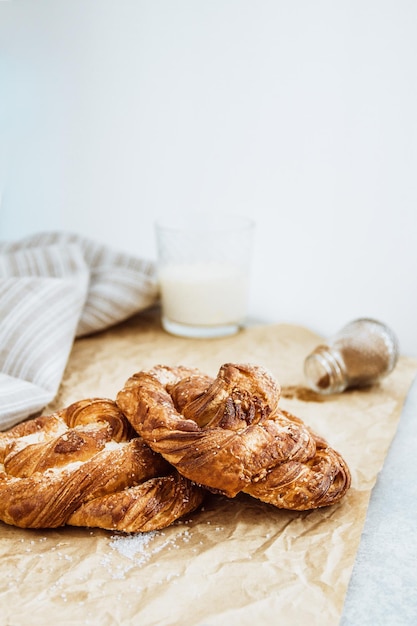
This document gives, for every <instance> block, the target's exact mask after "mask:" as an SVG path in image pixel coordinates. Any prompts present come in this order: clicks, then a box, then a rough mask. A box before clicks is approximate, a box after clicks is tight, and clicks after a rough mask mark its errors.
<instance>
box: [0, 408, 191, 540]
mask: <svg viewBox="0 0 417 626" xmlns="http://www.w3.org/2000/svg"><path fill="white" fill-rule="evenodd" d="M202 500H203V490H202V489H201V488H199V487H197V486H196V485H194V484H192V483H191V482H190V481H189V480H187V479H186V478H184V477H182V476H181V475H179V474H178V472H176V471H175V469H174V468H173V467H172V466H170V465H169V464H168V463H167V461H165V460H164V459H163V458H162V457H161V456H160V455H159V454H156V453H155V452H153V451H152V450H151V449H150V448H149V447H148V446H147V445H146V444H145V442H144V441H143V439H141V438H140V437H138V436H137V434H136V433H134V431H133V429H132V427H131V425H130V424H129V422H128V421H127V419H126V417H125V416H124V415H123V414H122V412H121V411H120V409H119V408H118V407H117V405H116V404H115V402H113V401H112V400H106V399H100V398H93V399H87V400H82V401H80V402H75V403H74V404H72V405H71V406H69V407H67V408H66V409H64V410H62V411H59V412H58V413H55V414H53V415H50V416H47V417H38V418H35V419H32V420H30V421H27V422H23V423H21V424H18V425H17V426H15V427H14V428H12V429H11V430H9V431H8V432H4V433H0V519H1V520H2V521H4V522H6V523H7V524H12V525H14V526H20V527H21V528H55V527H57V526H62V525H65V524H68V525H72V526H89V527H99V528H105V529H109V530H119V531H125V532H137V531H142V532H143V531H148V530H155V529H160V528H165V527H166V526H168V525H169V524H171V523H172V522H173V521H175V520H176V519H178V518H180V517H182V516H183V515H186V514H187V513H189V512H191V511H192V510H194V509H195V508H196V507H197V506H198V505H199V504H200V503H201V502H202Z"/></svg>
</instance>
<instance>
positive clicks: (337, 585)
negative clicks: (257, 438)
mask: <svg viewBox="0 0 417 626" xmlns="http://www.w3.org/2000/svg"><path fill="white" fill-rule="evenodd" d="M319 339H320V338H319V337H317V335H315V334H314V333H312V332H310V331H309V330H307V329H305V328H300V327H296V326H289V325H271V326H260V327H254V328H249V329H246V330H244V331H242V332H240V333H239V334H237V335H235V336H233V337H229V338H223V339H215V340H209V341H207V340H187V339H181V338H177V337H172V336H170V335H167V334H166V333H165V332H164V331H162V330H161V328H160V324H159V319H158V316H157V314H155V312H153V311H150V312H148V313H146V314H142V315H140V316H138V317H136V318H134V319H132V320H130V321H129V322H127V323H124V324H121V325H120V326H118V327H115V328H114V329H112V330H110V331H107V332H104V333H101V334H100V335H95V336H92V337H89V338H84V339H80V340H78V341H77V342H76V343H75V345H74V348H73V351H72V354H71V358H70V361H69V363H68V367H67V370H66V373H65V377H64V380H63V382H62V385H61V389H60V392H59V395H58V397H57V398H56V400H55V401H54V403H53V404H52V405H50V406H49V407H48V408H47V410H46V411H45V412H44V413H45V414H48V413H50V412H52V411H53V410H55V409H57V408H62V407H64V406H67V405H68V404H70V403H71V402H73V401H75V400H79V399H82V398H87V397H93V396H102V397H109V398H114V397H115V396H116V393H117V391H118V390H119V389H120V388H121V387H122V386H123V384H124V382H125V380H126V379H127V378H128V377H129V376H130V375H131V374H132V373H134V372H135V371H138V370H140V369H144V368H147V367H150V366H152V365H155V364H158V363H161V364H167V365H178V364H183V365H188V366H192V367H198V368H200V369H201V370H203V371H206V372H207V373H208V374H212V375H215V374H216V373H217V370H218V368H219V367H220V365H221V364H223V363H225V362H251V363H257V364H260V365H263V366H265V367H267V368H269V369H270V371H271V372H272V373H273V374H274V375H275V377H276V378H277V379H278V381H279V382H280V383H281V385H282V387H283V393H282V399H281V401H280V405H281V407H282V408H287V409H288V410H290V411H291V412H293V413H294V414H295V415H298V416H299V417H301V418H302V419H303V420H304V421H305V422H306V423H307V424H308V425H310V426H311V427H312V428H313V429H315V430H316V431H317V432H318V433H319V434H321V435H322V436H324V437H325V438H326V439H327V440H328V441H329V443H330V444H331V445H332V446H333V447H334V448H336V449H337V450H338V451H339V452H340V453H341V454H342V455H343V456H344V457H345V459H346V461H347V462H348V464H349V466H350V468H351V472H352V487H351V489H350V491H349V492H348V494H347V495H346V496H345V498H344V499H343V500H342V501H341V502H340V503H339V504H338V505H335V506H333V507H329V508H326V509H318V510H315V511H311V512H301V513H300V512H290V511H282V510H278V509H276V508H274V507H272V506H269V505H266V504H264V503H262V502H259V501H257V500H255V499H252V498H250V497H249V496H245V495H240V496H237V497H236V498H235V499H233V500H232V499H230V500H229V499H227V498H225V497H221V496H214V495H212V496H209V497H208V499H207V501H206V502H205V504H204V506H203V509H202V510H200V511H197V512H195V513H194V514H193V515H191V516H189V517H188V518H187V519H185V520H183V521H181V522H177V523H175V524H174V525H173V526H171V527H170V528H167V529H165V530H163V531H157V532H152V533H143V534H140V533H139V534H132V535H123V534H115V533H112V532H107V531H103V530H99V529H83V528H71V527H65V528H60V529H54V530H22V529H18V528H14V527H11V526H7V525H5V524H1V523H0V558H1V560H0V568H1V569H0V573H1V575H0V594H1V598H2V608H1V623H2V624H5V625H6V624H7V625H13V626H18V625H26V624H31V625H32V626H37V625H39V626H41V625H42V626H43V625H44V624H45V623H54V622H57V623H60V624H61V625H63V626H65V625H70V624H74V625H75V624H77V625H79V624H94V625H95V624H100V626H107V625H108V626H113V625H115V624H116V625H118V624H120V625H123V626H125V625H128V624H143V625H146V626H153V625H155V626H168V625H178V624H181V625H182V626H191V625H193V626H194V625H195V626H197V625H198V626H223V625H226V624H227V625H228V626H235V625H236V626H245V625H248V626H249V625H250V626H252V624H253V623H256V624H259V625H269V624H274V623H283V624H285V626H291V625H292V624H294V625H297V626H298V625H299V624H304V623H308V624H310V625H313V624H320V625H321V626H323V625H333V624H338V623H339V620H340V616H341V612H342V607H343V602H344V598H345V594H346V591H347V586H348V582H349V578H350V575H351V571H352V567H353V563H354V559H355V554H356V550H357V547H358V544H359V540H360V535H361V532H362V527H363V523H364V520H365V516H366V509H367V506H368V502H369V497H370V492H371V489H372V487H373V485H374V483H375V480H376V477H377V474H378V472H379V470H380V469H381V467H382V465H383V462H384V458H385V456H386V453H387V450H388V447H389V445H390V442H391V440H392V438H393V436H394V434H395V431H396V428H397V424H398V420H399V417H400V413H401V408H402V406H403V402H404V400H405V397H406V395H407V392H408V389H409V387H410V385H411V382H412V380H413V378H414V375H415V373H416V371H417V361H416V360H414V359H410V358H405V357H401V358H400V360H399V362H398V365H397V367H396V369H395V370H394V372H393V373H392V374H391V375H390V376H389V377H388V378H386V379H385V380H384V381H383V382H382V383H380V384H379V385H376V386H374V387H372V388H369V389H363V390H361V391H358V390H357V391H349V392H345V393H344V394H340V395H337V396H330V397H321V396H317V395H316V394H314V393H312V392H309V391H307V390H306V389H305V383H304V380H303V371H302V368H303V361H304V358H305V356H306V355H307V354H308V353H309V352H310V350H311V349H312V348H313V347H314V346H315V345H316V344H317V342H318V341H319Z"/></svg>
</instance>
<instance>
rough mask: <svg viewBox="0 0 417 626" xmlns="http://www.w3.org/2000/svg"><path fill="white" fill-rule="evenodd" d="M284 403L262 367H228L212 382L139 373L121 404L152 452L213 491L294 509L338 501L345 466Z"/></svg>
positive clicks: (176, 370) (174, 371)
mask: <svg viewBox="0 0 417 626" xmlns="http://www.w3.org/2000/svg"><path fill="white" fill-rule="evenodd" d="M279 399H280V387H279V385H278V383H277V382H276V381H275V380H274V378H273V377H272V376H271V375H270V374H269V373H268V372H267V371H266V370H265V369H264V368H262V367H259V366H255V365H249V364H243V365H238V364H232V363H227V364H225V365H223V366H222V367H221V368H220V370H219V373H218V375H217V377H216V378H215V379H212V378H210V377H208V376H206V375H204V374H202V373H201V372H199V371H198V370H195V369H188V368H185V367H172V368H169V367H166V366H156V367H154V368H152V369H151V370H149V371H143V372H138V373H136V374H134V375H133V376H132V377H131V378H129V379H128V380H127V382H126V384H125V387H124V388H123V389H122V390H121V391H120V392H119V393H118V395H117V400H116V401H117V404H118V406H119V407H120V409H121V410H122V411H123V412H124V414H125V415H126V416H127V418H128V419H129V421H130V422H131V424H132V426H133V427H134V429H135V430H136V431H137V432H138V433H139V434H140V435H141V436H142V437H143V439H144V440H145V441H146V443H147V444H148V445H149V446H150V447H151V448H152V449H153V450H154V451H156V452H158V453H160V454H161V455H162V456H163V457H164V458H165V459H166V460H167V461H169V463H171V464H172V465H173V466H174V467H176V468H177V470H178V471H179V472H180V474H182V475H183V476H185V477H187V478H188V479H190V480H192V481H194V482H196V483H198V484H200V485H203V486H204V487H206V488H208V489H209V490H211V491H214V492H220V493H223V494H225V495H227V496H229V497H234V496H235V495H236V494H237V493H239V492H241V491H243V492H246V493H248V494H250V495H252V496H254V497H256V498H259V499H260V500H263V501H265V502H268V503H271V504H273V505H275V506H277V507H279V508H286V509H294V510H308V509H314V508H317V507H322V506H327V505H329V504H334V503H336V502H338V501H339V500H340V499H341V498H342V497H343V495H344V494H345V493H346V491H347V490H348V489H349V487H350V473H349V469H348V467H347V465H346V463H345V461H344V460H343V459H342V457H341V456H340V454H338V453H337V452H336V451H335V450H333V449H332V448H331V447H330V446H329V445H328V444H327V442H326V441H325V440H324V439H322V438H321V437H319V436H317V435H316V434H315V433H313V432H312V431H311V430H310V429H309V428H308V427H307V426H306V425H305V424H304V423H303V421H302V420H300V419H299V418H297V417H295V416H293V415H291V414H290V413H288V412H286V411H283V410H281V409H280V408H279V407H278V403H279Z"/></svg>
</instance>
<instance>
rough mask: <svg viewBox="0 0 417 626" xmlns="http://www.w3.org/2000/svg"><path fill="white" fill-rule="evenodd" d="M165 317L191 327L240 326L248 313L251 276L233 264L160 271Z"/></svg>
mask: <svg viewBox="0 0 417 626" xmlns="http://www.w3.org/2000/svg"><path fill="white" fill-rule="evenodd" d="M159 282H160V287H161V296H162V306H163V310H164V316H165V317H166V318H168V319H169V320H170V321H172V322H176V323H178V324H187V325H190V326H216V325H226V324H236V323H239V322H240V321H241V320H242V319H243V317H244V315H245V312H246V305H247V294H248V276H247V274H246V273H245V271H244V270H243V269H242V268H241V267H237V266H235V265H233V264H231V263H222V262H207V263H200V262H199V263H192V264H183V263H181V264H176V265H167V266H164V267H161V268H160V270H159Z"/></svg>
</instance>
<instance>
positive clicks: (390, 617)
mask: <svg viewBox="0 0 417 626" xmlns="http://www.w3.org/2000/svg"><path fill="white" fill-rule="evenodd" d="M416 462H417V379H416V380H415V381H414V383H413V386H412V387H411V389H410V392H409V394H408V397H407V399H406V402H405V405H404V409H403V411H402V414H401V418H400V422H399V426H398V430H397V433H396V436H395V438H394V440H393V442H392V444H391V447H390V449H389V451H388V455H387V457H386V459H385V463H384V466H383V468H382V470H381V472H380V474H379V476H378V479H377V483H376V485H375V487H374V489H373V491H372V494H371V499H370V504H369V509H368V512H367V517H366V522H365V526H364V531H363V535H362V537H361V542H360V546H359V550H358V553H357V557H356V561H355V565H354V569H353V573H352V577H351V580H350V584H349V588H348V592H347V597H346V601H345V605H344V610H343V614H342V619H341V621H340V626H368V625H369V626H371V625H372V626H416V625H417V469H416Z"/></svg>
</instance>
